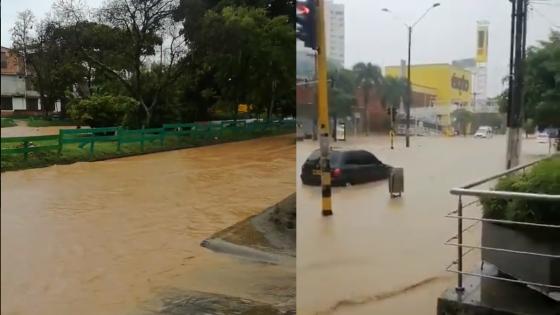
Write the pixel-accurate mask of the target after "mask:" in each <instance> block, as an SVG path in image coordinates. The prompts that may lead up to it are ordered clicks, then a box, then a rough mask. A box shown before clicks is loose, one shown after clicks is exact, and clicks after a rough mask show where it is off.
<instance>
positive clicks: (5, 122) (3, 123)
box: [0, 118, 17, 128]
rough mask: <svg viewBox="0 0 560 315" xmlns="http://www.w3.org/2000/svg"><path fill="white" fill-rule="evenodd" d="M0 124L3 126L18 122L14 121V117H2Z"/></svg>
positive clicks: (14, 124)
mask: <svg viewBox="0 0 560 315" xmlns="http://www.w3.org/2000/svg"><path fill="white" fill-rule="evenodd" d="M0 125H1V127H2V128H7V127H14V126H17V124H16V123H15V121H14V120H13V119H10V118H2V119H0Z"/></svg>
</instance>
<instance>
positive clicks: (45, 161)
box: [1, 129, 292, 172]
mask: <svg viewBox="0 0 560 315" xmlns="http://www.w3.org/2000/svg"><path fill="white" fill-rule="evenodd" d="M291 132H292V131H291V130H285V129H284V130H282V129H279V130H265V131H254V132H244V133H231V132H229V133H228V131H225V132H224V133H223V135H222V136H221V137H220V138H219V139H215V138H206V139H200V138H191V137H169V138H166V139H165V141H164V143H163V145H161V144H160V141H159V140H155V141H152V142H149V141H146V142H144V151H142V150H141V149H140V143H138V142H136V143H127V144H122V145H121V151H120V152H118V151H117V142H115V141H110V142H109V141H108V142H96V143H95V145H94V153H93V158H92V159H90V157H89V149H90V146H89V144H87V145H85V146H83V147H81V148H80V147H79V145H78V144H65V145H64V146H63V150H62V153H61V154H60V156H59V155H58V152H57V150H51V151H39V152H30V153H29V156H28V159H27V160H25V159H24V158H23V154H9V155H8V154H2V160H1V171H2V172H5V171H15V170H23V169H29V168H37V167H45V166H49V165H54V164H70V163H74V162H79V161H95V160H106V159H111V158H117V157H123V156H131V155H139V154H146V153H152V152H160V151H168V150H175V149H184V148H192V147H198V146H205V145H212V144H219V143H225V142H232V141H241V140H249V139H254V138H259V137H265V136H273V135H280V134H287V133H291ZM57 143H58V141H57V140H47V141H37V142H34V143H33V144H34V145H36V146H46V145H54V144H57ZM1 146H2V149H8V148H16V147H21V144H17V143H2V145H1Z"/></svg>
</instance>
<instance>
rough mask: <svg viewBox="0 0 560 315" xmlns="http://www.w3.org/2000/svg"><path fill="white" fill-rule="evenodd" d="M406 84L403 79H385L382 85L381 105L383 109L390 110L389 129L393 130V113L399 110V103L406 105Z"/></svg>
mask: <svg viewBox="0 0 560 315" xmlns="http://www.w3.org/2000/svg"><path fill="white" fill-rule="evenodd" d="M407 87H408V83H407V81H406V79H404V78H396V77H385V81H384V83H383V98H382V99H381V103H382V104H383V106H384V107H385V108H390V109H391V110H390V113H391V117H390V118H389V119H390V120H391V129H393V123H394V121H393V116H392V115H393V113H394V112H395V111H396V110H397V109H398V108H399V106H400V104H401V102H404V103H406V98H407V93H406V92H407Z"/></svg>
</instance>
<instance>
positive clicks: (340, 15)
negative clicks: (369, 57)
mask: <svg viewBox="0 0 560 315" xmlns="http://www.w3.org/2000/svg"><path fill="white" fill-rule="evenodd" d="M325 3H326V6H325V28H326V35H327V38H326V40H327V56H328V58H329V59H330V60H332V61H334V62H335V63H338V64H339V65H340V66H344V60H345V58H344V57H345V51H344V50H345V45H344V5H343V4H337V3H334V2H333V1H332V0H327V1H326V2H325Z"/></svg>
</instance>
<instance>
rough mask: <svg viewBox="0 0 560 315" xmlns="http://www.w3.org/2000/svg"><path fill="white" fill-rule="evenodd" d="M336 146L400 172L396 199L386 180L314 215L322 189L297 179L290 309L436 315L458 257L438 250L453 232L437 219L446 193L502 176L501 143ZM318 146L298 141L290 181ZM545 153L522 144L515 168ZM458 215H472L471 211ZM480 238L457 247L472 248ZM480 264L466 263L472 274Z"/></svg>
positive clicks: (450, 224) (353, 142) (446, 204)
mask: <svg viewBox="0 0 560 315" xmlns="http://www.w3.org/2000/svg"><path fill="white" fill-rule="evenodd" d="M333 145H334V146H335V147H336V146H339V147H351V148H362V149H367V150H369V151H371V152H373V153H374V154H375V155H376V156H377V157H378V158H379V159H380V160H381V161H382V162H384V163H387V164H389V165H392V166H395V167H403V168H404V179H405V191H404V194H403V197H402V198H398V199H390V198H389V193H388V184H387V181H386V180H384V181H380V182H376V183H369V184H364V185H357V186H352V187H340V188H334V190H333V211H334V216H332V217H322V216H321V208H320V204H321V201H320V200H321V191H320V188H318V187H310V186H304V185H302V184H301V180H300V179H299V178H298V179H297V187H298V190H297V192H298V201H297V202H298V204H297V207H298V223H297V225H298V227H299V228H298V234H297V275H298V276H297V307H298V315H299V314H301V315H306V314H353V315H354V314H383V315H392V314H394V315H402V314H422V315H424V314H426V315H429V314H435V310H436V299H437V297H438V296H439V295H440V294H441V293H442V292H443V290H444V289H445V288H446V287H448V286H452V285H454V284H455V279H456V277H455V275H454V274H451V273H448V272H445V271H444V270H445V268H446V266H447V265H449V264H450V263H451V261H453V260H454V259H455V258H456V249H455V248H452V247H449V246H444V245H443V243H444V242H445V241H446V240H447V239H448V238H449V237H451V236H452V235H453V234H454V233H455V232H456V228H457V223H456V221H455V220H452V219H447V218H444V216H445V214H447V213H448V212H449V211H451V210H453V209H454V208H456V206H457V197H454V196H452V195H450V194H449V189H450V188H452V187H457V186H460V185H463V184H466V183H467V182H469V181H472V180H475V179H479V178H482V177H486V176H489V175H492V174H493V173H496V172H499V171H501V170H504V165H505V151H506V150H505V148H506V138H505V136H495V137H494V138H492V139H489V140H486V139H473V138H471V137H468V138H463V137H456V138H443V137H433V138H431V137H414V138H412V139H411V148H409V149H406V148H405V147H404V139H403V138H397V142H396V143H395V150H390V149H389V140H388V138H387V137H385V136H371V137H370V138H369V139H365V138H355V139H349V141H348V142H347V143H344V142H338V143H335V144H333ZM316 148H318V143H317V142H312V141H309V140H307V141H305V142H300V143H298V147H297V167H298V173H299V171H300V168H301V165H302V163H303V162H304V161H305V159H306V158H307V156H308V155H309V154H310V152H312V151H313V150H315V149H316ZM546 153H548V146H547V145H541V144H538V143H536V140H534V139H529V140H526V141H525V142H524V143H523V162H526V161H529V160H533V159H536V158H538V157H539V155H542V154H546ZM469 211H470V212H466V214H473V215H480V213H479V211H478V209H477V208H471V209H470V210H469ZM479 237H480V234H479V231H476V229H473V230H471V231H470V233H467V235H466V239H465V242H469V241H470V242H471V243H476V242H479ZM477 260H478V257H477V256H476V255H472V256H471V257H470V258H469V259H467V260H466V262H465V268H466V269H472V268H474V266H475V264H476V261H477Z"/></svg>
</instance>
